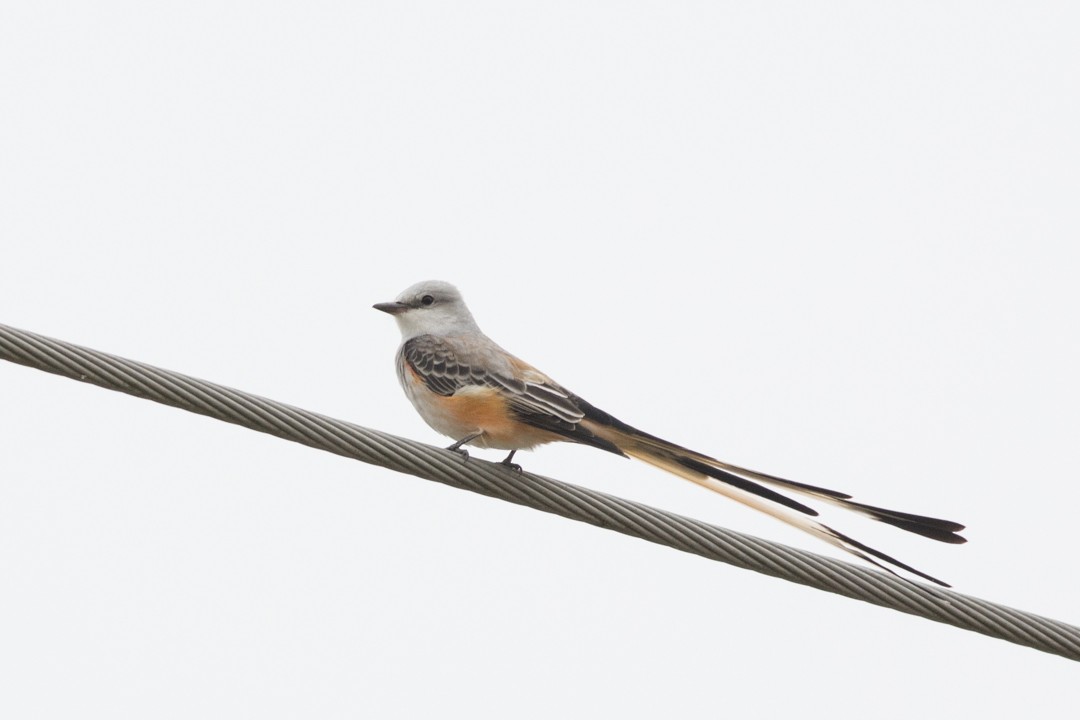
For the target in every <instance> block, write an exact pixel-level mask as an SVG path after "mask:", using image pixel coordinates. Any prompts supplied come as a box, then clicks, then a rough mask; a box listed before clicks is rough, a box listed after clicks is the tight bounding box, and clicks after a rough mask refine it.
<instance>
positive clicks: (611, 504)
mask: <svg viewBox="0 0 1080 720" xmlns="http://www.w3.org/2000/svg"><path fill="white" fill-rule="evenodd" d="M0 359H4V360H8V361H11V362H14V363H18V364H21V365H27V366H29V367H33V368H37V369H39V370H44V371H46V372H51V373H55V374H57V375H63V376H65V377H69V378H73V379H75V380H80V381H82V382H87V383H92V384H94V385H98V386H100V387H104V388H107V389H109V390H117V391H120V392H124V393H127V394H129V395H134V396H136V397H140V398H145V399H147V400H153V401H155V402H159V403H163V404H165V405H171V406H173V407H178V408H181V409H183V410H187V411H189V412H194V413H199V414H201V415H206V416H209V417H212V418H215V419H218V420H224V421H225V422H230V423H234V424H236V425H241V426H243V427H246V428H249V429H252V430H258V431H259V432H264V433H268V434H271V435H275V436H277V437H280V438H284V439H286V440H291V441H293V442H298V443H302V444H304V445H308V446H310V447H313V448H317V449H319V450H325V451H327V452H332V453H335V454H337V455H342V456H345V457H349V458H353V459H355V460H360V461H362V462H366V463H371V464H373V465H379V466H381V467H385V468H388V469H391V470H395V471H398V472H403V473H408V474H410V475H415V476H417V477H421V478H424V479H427V480H434V481H436V482H440V483H444V484H446V485H450V486H452V487H456V488H460V489H462V490H469V491H472V492H475V493H480V494H482V495H487V496H489V497H494V498H498V499H500V500H506V501H508V502H512V503H516V504H518V505H525V506H527V507H531V508H534V509H536V510H542V511H544V512H548V513H553V514H555V515H560V516H562V517H565V518H569V519H571V520H577V521H579V522H585V523H589V524H591V525H595V526H597V527H601V528H605V529H608V530H614V531H617V532H620V533H623V534H625V535H631V536H633V537H637V538H641V539H643V540H648V541H649V542H654V543H658V544H660V545H666V546H668V547H671V548H675V549H677V550H681V551H683V552H688V553H693V554H695V555H700V556H702V557H706V558H709V559H711V560H718V561H720V562H725V563H728V564H730V565H734V566H736V567H740V568H745V569H748V570H753V571H755V572H760V573H764V574H766V575H771V576H773V577H778V578H782V579H784V580H788V581H791V582H796V583H800V584H802V585H808V586H810V587H814V588H817V589H819V590H826V591H828V592H832V593H836V594H838V595H844V596H846V597H849V598H854V599H856V600H862V601H864V602H868V603H873V604H875V605H880V606H882V607H887V608H892V609H894V610H899V611H900V612H904V613H908V614H911V615H918V616H921V617H924V618H927V619H930V620H934V621H936V622H942V623H947V624H950V625H954V626H956V627H959V628H963V629H965V630H972V631H974V632H978V633H982V634H984V635H989V636H991V637H996V638H1000V639H1002V640H1007V641H1009V642H1012V643H1016V644H1019V645H1026V646H1028V647H1032V648H1035V649H1037V650H1041V651H1043V652H1048V653H1053V654H1056V655H1061V656H1063V657H1066V658H1069V659H1071V660H1080V628H1077V627H1075V626H1072V625H1069V624H1066V623H1063V622H1060V621H1057V620H1051V619H1048V618H1044V617H1040V616H1038V615H1033V614H1031V613H1027V612H1024V611H1021V610H1016V609H1013V608H1009V607H1005V606H1003V605H999V604H997V603H993V602H990V601H987V600H982V599H979V598H975V597H971V596H968V595H964V594H962V593H958V592H954V591H952V590H946V589H944V588H938V587H931V586H929V585H923V584H921V583H915V582H912V581H909V580H906V579H904V578H900V577H896V576H894V575H890V574H886V573H883V572H879V571H877V570H870V569H867V568H863V567H860V566H857V565H853V564H851V563H846V562H842V561H839V560H834V559H832V558H828V557H824V556H821V555H817V554H814V553H810V552H806V551H804V550H798V549H795V548H791V547H787V546H785V545H781V544H778V543H773V542H770V541H767V540H762V539H759V538H756V537H753V536H750V535H744V534H742V533H737V532H734V531H732V530H727V529H725V528H720V527H716V526H714V525H709V524H707V523H704V522H701V521H699V520H693V519H691V518H687V517H683V516H681V515H676V514H673V513H669V512H665V511H663V510H659V509H657V508H654V507H650V506H648V505H643V504H641V503H637V502H633V501H631V500H626V499H623V498H620V497H617V496H613V495H608V494H605V493H601V492H597V491H594V490H588V489H586V488H582V487H578V486H575V485H570V484H568V483H564V482H560V481H557V480H552V479H550V478H546V477H543V476H540V475H534V474H532V473H528V472H521V473H518V472H513V471H510V470H508V469H507V468H506V467H505V466H503V465H501V464H499V463H490V462H486V461H483V460H470V461H469V462H462V461H461V457H460V456H459V455H457V454H455V453H452V452H449V451H447V450H444V449H441V448H435V447H432V446H430V445H425V444H423V443H418V442H415V441H412V440H406V439H404V438H400V437H397V436H394V435H390V434H387V433H383V432H380V431H378V430H372V429H369V428H364V427H361V426H359V425H354V424H352V423H348V422H345V421H342V420H337V419H334V418H331V417H327V416H324V415H320V414H318V413H313V412H309V411H307V410H302V409H300V408H296V407H292V406H290V405H285V404H283V403H279V402H275V401H273V400H268V399H266V398H262V397H259V396H256V395H250V394H248V393H245V392H242V391H240V390H234V389H232V388H228V387H225V386H223V385H218V384H215V383H211V382H207V381H205V380H198V379H196V378H192V377H189V376H186V375H182V374H180V373H176V372H172V371H169V370H163V369H161V368H157V367H154V366H152V365H147V364H145V363H141V362H137V361H134V360H128V359H125V358H121V357H117V356H115V355H110V354H108V353H103V352H99V351H97V350H91V349H89V348H85V347H80V346H78V345H73V344H71V343H67V342H64V341H61V340H55V339H52V338H48V337H44V336H42V335H38V334H36V333H32V332H27V331H24V330H18V329H16V328H12V327H9V326H6V325H0ZM9 410H10V409H9Z"/></svg>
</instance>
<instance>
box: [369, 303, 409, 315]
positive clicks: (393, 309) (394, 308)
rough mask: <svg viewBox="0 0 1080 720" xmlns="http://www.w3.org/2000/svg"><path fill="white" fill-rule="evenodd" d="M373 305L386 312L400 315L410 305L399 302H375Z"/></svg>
mask: <svg viewBox="0 0 1080 720" xmlns="http://www.w3.org/2000/svg"><path fill="white" fill-rule="evenodd" d="M371 307H373V308H375V309H376V310H382V311H383V312H384V313H390V314H391V315H399V314H401V313H403V312H405V311H406V310H408V309H409V306H408V305H406V304H405V303H399V302H388V303H375V304H374V305H372V306H371Z"/></svg>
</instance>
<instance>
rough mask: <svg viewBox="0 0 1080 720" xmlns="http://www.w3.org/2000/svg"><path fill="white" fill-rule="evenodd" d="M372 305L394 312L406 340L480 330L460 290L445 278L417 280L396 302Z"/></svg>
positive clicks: (386, 311) (378, 308)
mask: <svg viewBox="0 0 1080 720" xmlns="http://www.w3.org/2000/svg"><path fill="white" fill-rule="evenodd" d="M372 307H374V308H375V309H376V310H382V311H383V312H385V313H390V314H391V315H393V316H394V319H395V320H397V324H398V327H399V328H400V329H401V336H402V337H403V338H404V339H406V340H408V339H409V338H414V337H416V336H418V335H454V334H459V333H463V332H475V331H478V330H479V328H477V327H476V321H475V320H473V316H472V313H470V312H469V308H467V307H465V301H464V300H462V298H461V293H460V292H458V289H457V288H456V287H454V286H453V285H451V284H450V283H448V282H443V281H442V280H425V281H424V282H418V283H416V284H415V285H413V286H412V287H410V288H408V289H406V290H405V291H404V292H402V293H401V294H400V295H398V296H397V300H395V301H394V302H388V303H377V304H375V305H373V306H372Z"/></svg>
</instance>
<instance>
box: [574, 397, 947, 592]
mask: <svg viewBox="0 0 1080 720" xmlns="http://www.w3.org/2000/svg"><path fill="white" fill-rule="evenodd" d="M589 409H590V410H593V411H595V413H596V414H595V415H594V416H593V417H591V418H589V419H587V420H586V421H585V423H584V424H586V427H588V429H589V430H590V431H591V432H592V433H593V434H595V435H597V436H598V437H600V438H603V439H604V440H607V441H609V442H611V443H613V444H614V445H616V446H617V447H618V448H619V449H620V450H622V451H623V452H624V453H626V454H627V455H629V456H630V457H633V458H636V459H638V460H642V461H644V462H647V463H649V464H650V465H653V466H655V467H658V468H661V469H663V470H667V471H668V472H670V473H672V474H674V475H678V476H679V477H682V478H685V479H686V480H689V481H691V482H693V483H696V484H698V485H701V486H703V487H706V488H708V489H709V490H712V491H714V492H718V493H720V494H721V495H725V496H727V497H729V498H731V499H732V500H735V501H737V502H740V503H742V504H744V505H747V506H749V507H752V508H754V509H755V510H759V511H761V512H763V513H766V514H768V515H772V516H773V517H775V518H777V519H778V520H781V521H783V522H786V523H788V524H789V525H792V526H794V527H797V528H799V529H800V530H803V531H804V532H807V533H810V534H811V535H813V536H815V537H817V538H820V539H822V540H824V541H825V542H827V543H829V544H831V545H834V546H836V547H838V548H841V549H843V550H845V551H847V552H849V553H851V554H853V555H855V556H857V557H859V558H861V559H863V560H865V561H867V562H869V563H872V564H873V565H876V566H877V567H879V568H881V569H883V570H886V571H888V572H891V573H893V574H895V572H894V571H893V570H892V568H890V567H888V566H889V565H892V566H893V567H897V568H900V569H902V570H906V571H907V572H909V573H911V574H913V575H917V576H918V577H921V578H923V579H925V580H929V581H930V582H933V583H937V584H938V585H941V586H943V587H949V585H948V583H945V582H942V581H941V580H938V579H937V578H935V577H931V576H930V575H927V574H926V573H924V572H920V571H919V570H916V569H915V568H913V567H911V566H910V565H906V564H905V563H902V562H900V561H899V560H897V559H896V558H893V557H890V556H889V555H886V554H885V553H883V552H880V551H878V550H875V549H873V548H871V547H868V546H867V545H864V544H863V543H861V542H859V541H858V540H855V539H853V538H851V537H848V536H847V535H844V534H843V533H840V532H838V531H836V530H834V529H833V528H831V527H829V526H828V525H825V524H824V523H821V522H819V521H817V520H813V519H812V517H813V516H816V515H817V514H818V512H817V511H816V510H814V509H813V508H811V507H809V506H807V505H804V504H803V503H801V502H799V501H798V500H794V499H792V498H790V497H788V496H787V495H782V494H781V493H779V492H777V491H776V490H774V489H773V488H783V489H785V490H789V491H792V492H795V493H798V494H800V495H803V496H808V497H812V498H816V499H818V500H822V501H824V502H827V503H830V504H833V505H838V506H840V507H843V508H845V509H847V510H851V511H854V512H857V513H859V514H860V515H865V516H866V517H869V518H873V519H874V520H878V521H880V522H884V523H888V524H889V525H893V526H895V527H898V528H901V529H903V530H907V531H908V532H913V533H917V534H919V535H922V536H924V537H928V538H932V539H934V540H939V541H941V542H947V543H963V542H967V541H966V540H965V539H964V538H963V537H961V536H960V535H958V534H957V533H959V532H960V531H961V530H963V529H964V526H963V525H960V524H959V523H954V522H951V521H949V520H940V519H938V518H932V517H926V516H924V515H913V514H911V513H904V512H898V511H895V510H886V509H885V508H879V507H874V506H872V505H864V504H862V503H858V502H855V501H853V500H851V496H850V495H848V494H846V493H842V492H837V491H835V490H828V489H826V488H820V487H816V486H814V485H806V484H803V483H799V482H794V481H791V480H785V479H783V478H779V477H776V476H774V475H767V474H765V473H760V472H756V471H754V470H748V469H746V468H742V467H739V466H737V465H731V464H729V463H725V462H721V461H720V460H716V459H714V458H711V457H708V456H707V455H702V454H700V453H696V452H693V451H692V450H687V449H686V448H683V447H680V446H678V445H675V444H673V443H669V442H667V441H666V440H661V439H660V438H658V437H654V436H652V435H649V434H648V433H643V432H641V431H640V430H637V429H636V428H632V427H630V426H629V425H626V424H625V423H622V422H621V421H619V420H616V419H615V418H613V417H611V416H610V415H607V414H606V413H603V411H599V410H596V409H595V408H592V407H590V408H589ZM590 414H591V413H590ZM586 417H588V414H587V415H586Z"/></svg>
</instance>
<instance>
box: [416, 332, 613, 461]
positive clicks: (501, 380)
mask: <svg viewBox="0 0 1080 720" xmlns="http://www.w3.org/2000/svg"><path fill="white" fill-rule="evenodd" d="M485 340H486V338H485ZM488 342H490V341H488ZM398 362H399V366H398V372H399V373H402V372H404V369H405V368H404V365H406V364H407V365H408V366H409V367H410V368H411V369H412V370H413V371H414V372H415V373H416V374H417V376H418V377H420V379H421V380H423V382H424V385H425V386H426V387H427V389H428V390H430V391H431V392H433V393H437V394H439V395H444V396H450V395H453V394H454V393H456V392H458V391H460V390H462V389H463V388H467V387H490V388H494V389H496V390H499V391H500V392H501V393H502V394H503V396H504V397H505V398H506V400H507V402H508V403H509V406H510V410H511V411H512V412H513V413H514V415H515V416H516V417H517V418H518V419H519V420H521V421H522V422H525V423H528V424H530V425H533V426H535V427H540V428H544V429H545V430H550V431H552V432H554V433H557V434H559V435H562V436H564V437H565V438H566V439H568V440H572V441H575V442H581V443H585V444H587V445H593V446H595V447H599V448H601V449H603V450H608V451H609V452H614V453H616V454H619V455H622V454H623V452H622V451H621V450H619V449H618V448H617V447H615V446H614V445H612V444H611V443H610V442H608V441H606V440H601V439H600V438H598V437H596V436H595V435H593V434H592V433H591V432H589V431H588V430H587V429H585V428H583V427H581V426H580V425H579V423H580V422H581V420H582V419H583V418H584V417H585V412H584V411H583V410H582V408H581V407H580V405H579V403H580V402H581V399H580V398H578V397H577V396H576V395H574V394H573V393H571V392H569V391H568V390H566V389H564V388H563V387H561V386H560V385H559V384H558V383H556V382H555V381H554V380H552V379H551V378H549V377H547V376H546V375H544V374H542V373H540V372H539V371H537V370H535V369H533V368H531V367H530V366H528V365H526V364H525V363H523V362H521V361H520V360H517V359H516V358H514V357H513V356H510V355H508V354H506V353H505V351H503V350H501V348H498V347H497V346H494V344H493V343H492V345H491V346H490V347H488V346H483V347H477V348H470V349H465V348H463V347H462V346H461V344H460V342H459V341H456V339H454V338H441V337H437V336H434V335H421V336H419V337H414V338H412V339H410V340H408V341H406V342H405V344H404V345H402V347H401V351H400V353H399V355H398ZM515 363H517V364H519V365H518V366H517V367H515Z"/></svg>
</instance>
